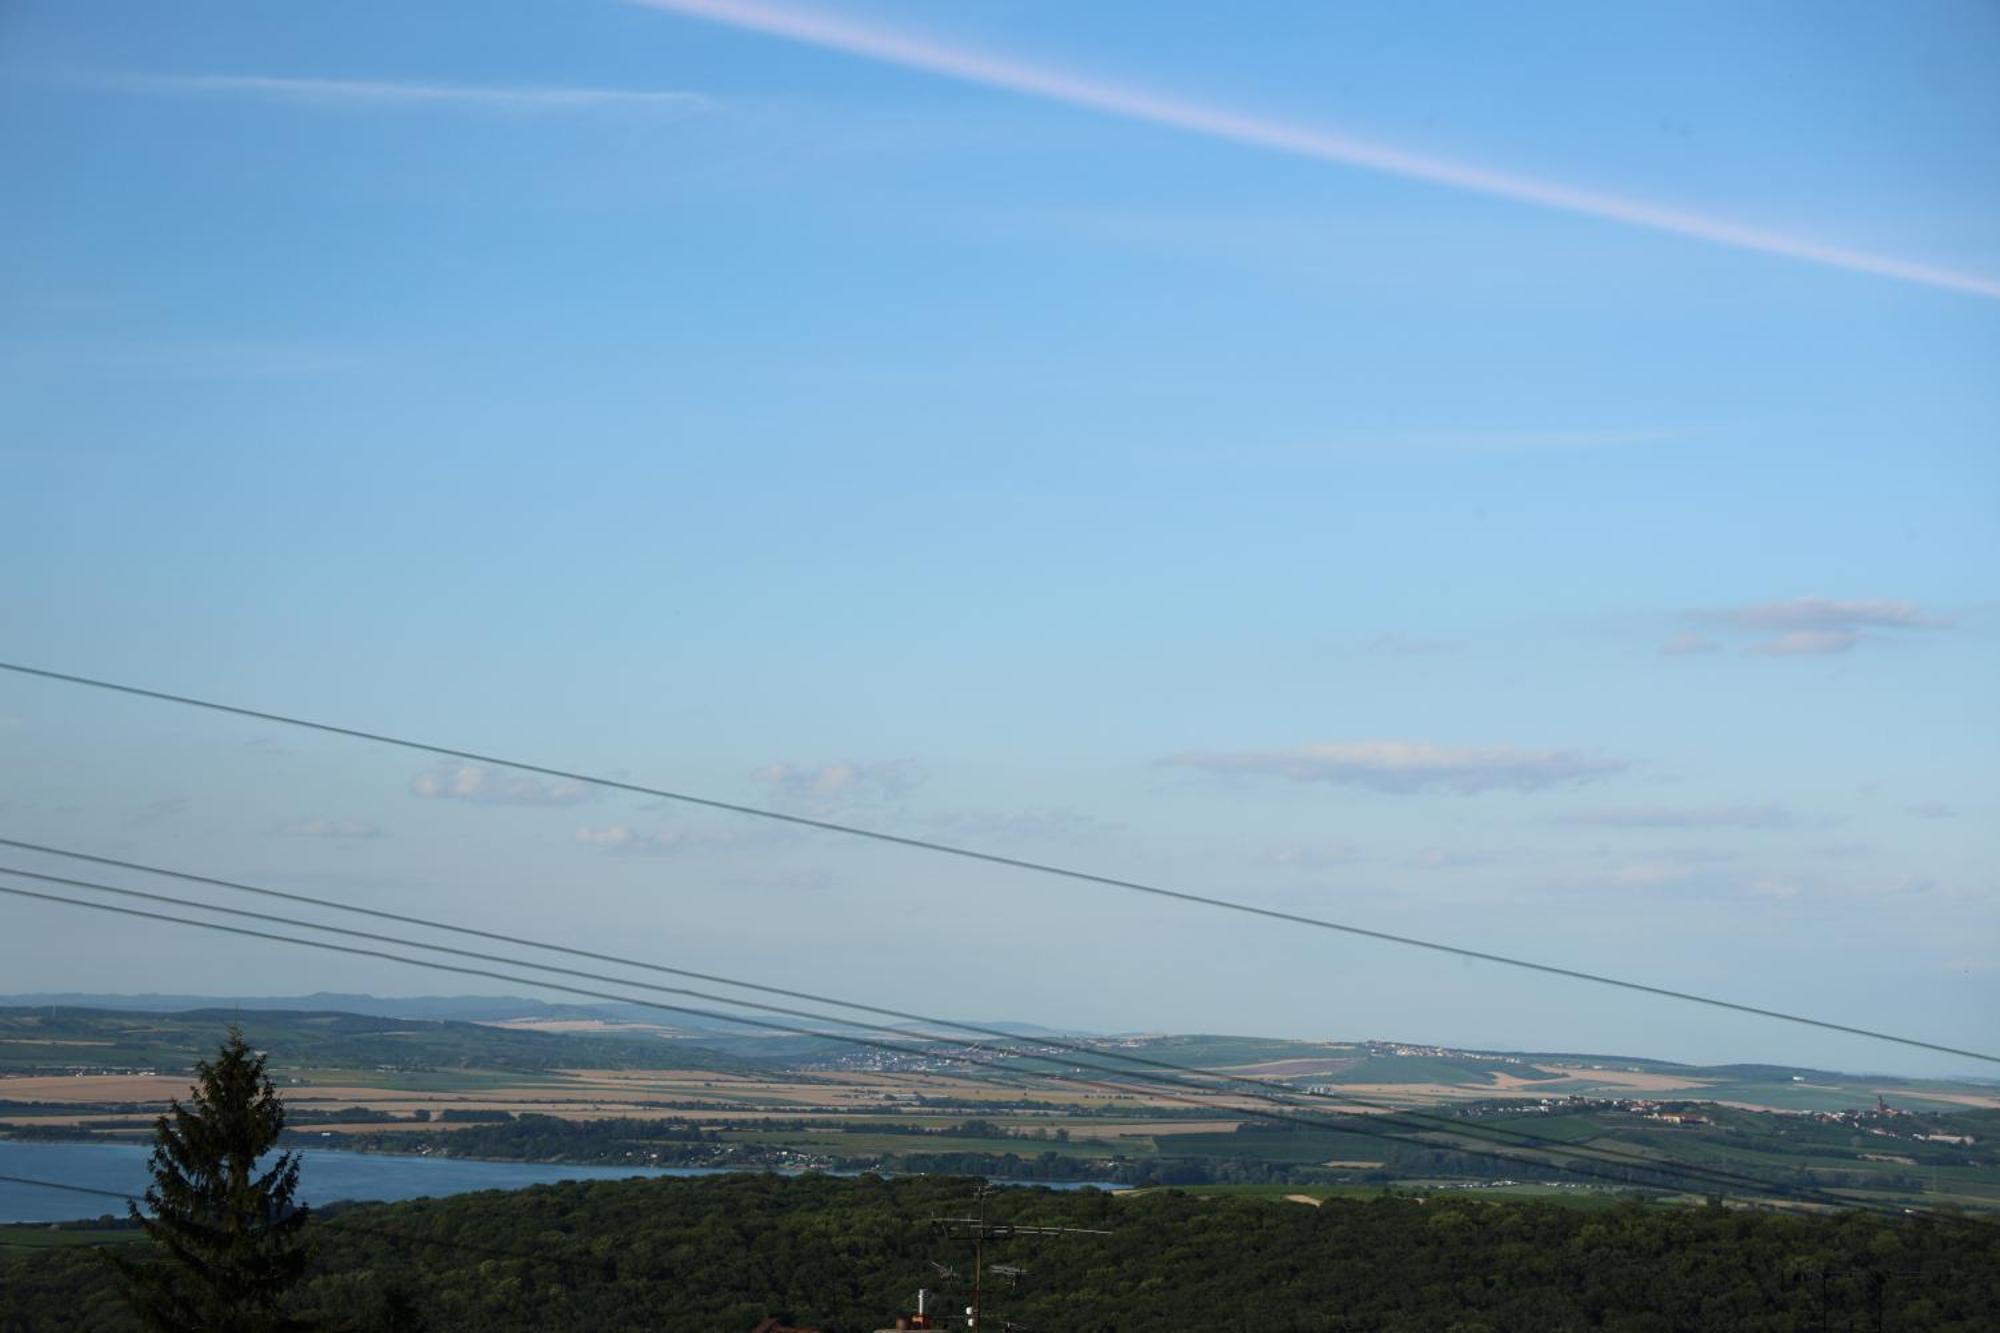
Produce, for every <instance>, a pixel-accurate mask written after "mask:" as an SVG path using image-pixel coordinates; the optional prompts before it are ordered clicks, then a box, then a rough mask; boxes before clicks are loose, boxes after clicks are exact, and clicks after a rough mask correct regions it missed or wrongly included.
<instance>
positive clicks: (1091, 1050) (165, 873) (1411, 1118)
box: [0, 838, 1769, 1188]
mask: <svg viewBox="0 0 2000 1333" xmlns="http://www.w3.org/2000/svg"><path fill="white" fill-rule="evenodd" d="M0 846H11V847H18V848H23V849H27V850H31V851H35V852H38V853H42V854H46V855H54V856H63V857H68V858H70V859H73V860H80V861H87V862H92V863H96V864H101V865H109V866H115V867H118V868H120V869H125V870H132V871H137V872H140V873H143V874H150V875H157V876H162V877H166V878H171V879H177V880H183V881H186V882H189V883H197V884H207V885H211V886H215V887H219V888H226V889H232V890H235V891H238V892H243V893H250V894H255V895H258V896H262V897H268V898H276V899H282V900H284V901H289V902H298V903H305V904H309V905H312V906H315V907H322V908H328V909H331V910H335V911H342V912H350V913H355V914H358V915H362V916H369V917H377V918H383V919H387V920H392V921H399V922H402V923H405V924H408V925H417V926H422V927H424V928H426V929H431V930H441V931H448V932H452V933H455V934H460V935H467V936H472V937H476V938H484V939H493V940H499V941H502V942H506V943H510V944H515V945H519V946H521V947H525V948H532V949H544V950H549V951H551V952H555V953H561V954H567V955H572V956H580V957H585V958H591V959H595V960H598V961H602V962H608V963H614V964H617V965H619V966H623V967H633V968H640V969H644V970H647V971H653V972H661V973H665V974H668V975H672V976H681V977H690V978H693V979H697V980H701V981H707V982H712V983H716V984H719V985H724V986H732V987H735V988H737V989H741V990H752V991H759V992H763V993H766V994H776V995H782V996H785V997H787V998H790V999H798V1000H806V1001H809V1002H811V1003H814V1004H830V1005H834V1006H836V1007H838V1008H843V1009H853V1010H857V1011H863V1012H868V1013H874V1014H879V1015H883V1016H886V1017H891V1018H900V1019H903V1020H905V1021H907V1022H914V1023H922V1024H928V1025H930V1026H932V1027H937V1028H956V1029H958V1030H960V1031H965V1032H972V1033H977V1034H979V1035H981V1036H985V1037H989V1038H993V1039H996V1040H999V1041H1004V1042H1009V1043H1014V1042H1018V1041H1020V1040H1022V1039H1021V1038H1020V1036H1019V1034H1016V1033H1010V1032H1007V1031H1006V1030H1004V1029H1002V1028H996V1027H991V1026H986V1025H982V1024H977V1023H964V1022H959V1021H957V1020H953V1019H946V1018H939V1017H936V1016H935V1015H929V1014H920V1013H915V1012H911V1011H908V1010H901V1009H890V1008H885V1007H883V1006H879V1005H872V1004H864V1003H860V1002H856V1001H851V1000H843V999H838V998H835V997H832V996H827V995H819V994H815V993H814V992H811V991H801V990H794V989H789V988H784V987H775V986H767V985H764V984H762V983H760V982H754V981H745V980H742V979H740V978H736V977H726V976H721V975H718V974H715V973H709V972H695V971H691V970H688V969H684V968H678V967H671V966H668V965H666V964H662V963H653V962H645V961H642V960H639V959H633V958H624V957H620V956H618V955H615V954H601V953H595V952H592V951H589V950H581V949H574V948H570V947H568V946H565V945H560V944H551V943H548V942H546V941H541V940H534V939H528V938H524V937H520V936H510V935H500V934H497V933H495V932H492V931H485V930H479V929H475V928H473V927H469V926H461V925H456V924H453V923H450V922H444V921H436V920H431V919H428V918H423V917H412V916H405V915H403V914H401V913H395V912H386V911H381V910H378V909H375V908H369V907H363V906H360V905H358V904H353V903H344V902H340V901H339V900H336V899H330V898H317V897H313V896H311V895H308V894H299V893H290V892H286V891H284V890H281V889H272V888H268V887H265V886H262V885H255V884H247V883H244V882H242V881H239V880H227V879H220V878H217V877H214V876H210V875H198V874H194V873H192V872H188V871H181V870H171V869H168V868H166V867H163V866H156V865H150V864H147V863H145V862H140V861H128V860H121V859H119V858H115V857H106V856H98V855H94V854H91V853H87V852H76V851H70V850H66V849H63V848H59V847H54V846H50V845H47V844H42V843H30V842H26V841H23V840H21V839H16V838H0ZM0 871H4V872H5V873H9V874H15V875H21V876H24V877H27V878H30V879H37V880H42V881H44V882H48V883H55V884H64V885H69V886H72V887H77V888H84V889H96V890H100V891H103V892H107V893H114V894H120V895H123V896H126V897H134V898H141V899H147V900H151V901H154V902H161V903H167V904H171V905H176V906H190V905H198V906H203V907H211V905H210V904H206V903H196V902H194V901H193V900H189V899H182V898H174V897H171V896H168V895H163V894H154V893H147V892H144V891H142V890H137V889H130V888H120V887H115V886H112V885H106V884H101V883H97V882H96V881H91V880H81V879H74V878H70V877H68V876H62V875H51V874H44V873H40V872H36V871H30V870H21V869H18V868H14V867H4V866H0ZM211 910H215V911H220V912H228V913H232V914H234V915H238V916H244V917H251V918H256V919H258V920H264V921H271V922H277V923H280V924H284V925H290V926H305V927H307V928H310V929H315V930H322V931H331V932H333V933H336V934H344V935H349V936H353V937H357V938H364V939H369V940H374V941H377V942H384V943H392V944H398V945H403V946H406V947H419V948H426V949H431V950H434V951H436V952H441V953H450V954H456V955H458V956H461V957H469V958H474V959H478V960H481V961H486V962H499V963H504V964H507V965H510V966H516V967H532V968H535V969H537V970H540V971H549V972H557V973H561V974H564V975H568V976H575V977H580V978H583V979H585V980H592V981H606V982H611V983H613V984H617V985H636V986H639V987H641V988H643V989H647V990H653V991H659V992H662V993H666V994H675V995H685V996H689V997H693V998H699V999H704V1000H709V1001H715V1002H720V1003H724V1004H744V1005H747V1006H749V1007H752V1008H757V1009H760V1010H763V1011H765V1012H771V1013H779V1014H786V1015H790V1016H793V1017H805V1018H809V1019H819V1020H821V1021H831V1022H836V1023H841V1024H845V1025H847V1026H853V1027H863V1028H868V1029H871V1030H874V1031H877V1032H883V1033H888V1034H891V1035H895V1036H899V1037H905V1038H906V1039H910V1040H916V1039H918V1038H916V1037H914V1036H911V1035H910V1034H907V1033H905V1032H904V1031H903V1030H902V1029H898V1028H891V1027H887V1026H884V1025H881V1024H874V1023H865V1022H860V1021H857V1020H852V1019H844V1018H837V1017H834V1016H831V1015H825V1014H816V1013H812V1012H810V1011H805V1010H797V1009H791V1008H788V1007H784V1006H773V1005H764V1004H758V1003H755V1002H752V1001H747V1000H744V999H742V998H740V997H735V996H725V995H715V994H713V993H710V992H704V991H696V990H689V989H687V988H684V987H675V986H656V985H652V984H650V983H647V982H644V981H639V980H637V979H633V978H625V977H615V976H607V975H605V974H602V973H597V972H586V971H580V970H577V969H572V968H566V967H552V966H550V965H548V964H545V963H537V962H531V961H528V960H524V959H518V958H512V957H505V956H501V955H495V954H488V953H482V952H478V951H472V950H463V949H457V948H453V947H451V946H447V945H436V944H420V943H418V942H416V941H411V940H406V939H403V938H401V937H398V936H387V935H379V934H374V933H372V932H367V931H350V930H346V929H343V928H342V927H338V926H328V925H321V924H318V923H315V922H308V921H300V920H297V919H295V918H291V917H282V916H272V915H269V914H266V913H260V912H248V911H239V910H238V909H234V908H227V907H220V906H212V907H211ZM941 1040H945V1041H948V1042H950V1043H951V1044H953V1045H958V1046H962V1047H965V1048H967V1049H972V1050H982V1051H984V1050H990V1049H991V1048H989V1047H987V1046H985V1045H984V1044H982V1043H978V1042H973V1043H965V1042H959V1041H955V1040H953V1039H950V1038H943V1039H941ZM1034 1042H1035V1044H1037V1045H1041V1046H1052V1047H1055V1048H1056V1049H1058V1050H1063V1051H1067V1052H1070V1053H1072V1054H1075V1055H1079V1056H1085V1057H1089V1058H1090V1059H1093V1060H1097V1059H1110V1060H1116V1061H1119V1062H1121V1063H1126V1064H1133V1065H1138V1066H1143V1067H1145V1068H1148V1069H1157V1070H1162V1071H1166V1072H1168V1073H1170V1074H1175V1075H1181V1076H1184V1077H1183V1078H1169V1079H1166V1080H1160V1079H1158V1078H1157V1077H1156V1078H1154V1079H1153V1080H1152V1081H1154V1082H1164V1083H1166V1084H1169V1085H1172V1086H1175V1087H1184V1088H1189V1089H1192V1090H1194V1091H1196V1092H1199V1093H1207V1094H1210V1095H1217V1094H1220V1093H1221V1092H1223V1091H1225V1089H1222V1088H1216V1087H1213V1086H1211V1084H1210V1083H1208V1082H1205V1081H1204V1082H1187V1081H1185V1080H1186V1079H1187V1078H1192V1079H1196V1080H1216V1081H1219V1082H1221V1083H1225V1084H1235V1085H1237V1087H1238V1089H1240V1090H1244V1091H1245V1092H1246V1093H1247V1095H1249V1096H1252V1097H1257V1098H1259V1099H1261V1100H1265V1101H1267V1102H1270V1103H1272V1104H1274V1105H1283V1106H1287V1107H1299V1106H1301V1105H1302V1104H1303V1102H1306V1101H1310V1100H1327V1101H1332V1102H1335V1103H1337V1104H1338V1105H1341V1106H1364V1107H1369V1108H1371V1109H1374V1110H1379V1111H1389V1112H1394V1113H1395V1114H1396V1115H1397V1116H1399V1117H1402V1119H1401V1120H1395V1121H1392V1120H1386V1119H1383V1118H1381V1117H1375V1118H1374V1119H1375V1122H1376V1123H1383V1124H1391V1125H1394V1126H1396V1127H1398V1128H1405V1127H1412V1126H1411V1122H1419V1123H1417V1124H1416V1125H1415V1126H1414V1128H1415V1129H1416V1132H1419V1133H1425V1132H1438V1131H1442V1132H1447V1133H1452V1134H1456V1135H1460V1136H1462V1137H1469V1138H1475V1139H1484V1140H1485V1141H1487V1142H1497V1143H1501V1144H1502V1145H1503V1146H1509V1145H1512V1144H1520V1145H1524V1146H1528V1147H1531V1148H1542V1149H1544V1150H1555V1151H1559V1152H1567V1153H1572V1154H1578V1155H1589V1156H1592V1157H1594V1158H1595V1159H1596V1160H1604V1161H1614V1160H1616V1161H1622V1162H1624V1163H1627V1164H1630V1165H1634V1166H1643V1167H1649V1168H1651V1167H1655V1166H1656V1165H1657V1163H1658V1161H1659V1159H1658V1158H1657V1157H1652V1156H1648V1155H1646V1154H1643V1153H1626V1152H1623V1151H1621V1150H1618V1149H1615V1148H1609V1147H1605V1146H1603V1145H1576V1144H1571V1143H1566V1142H1564V1141H1561V1140H1554V1139H1548V1138H1544V1137H1542V1136H1540V1135H1536V1134H1532V1133H1527V1132H1523V1131H1518V1130H1513V1129H1510V1128H1508V1127H1505V1126H1500V1125H1476V1124H1475V1123H1473V1122H1469V1121H1465V1120H1459V1119H1454V1118H1451V1117H1446V1116H1438V1115H1430V1114H1426V1113H1425V1112H1423V1111H1421V1110H1419V1109H1416V1108H1412V1107H1408V1106H1404V1105H1399V1104H1397V1103H1395V1102H1390V1101H1384V1100H1378V1099H1373V1098H1369V1097H1366V1096H1363V1095H1360V1094H1356V1093H1345V1092H1343V1093H1340V1094H1337V1095H1333V1094H1317V1093H1312V1092H1309V1091H1306V1090H1302V1089H1297V1088H1293V1087H1290V1086H1289V1085H1286V1084H1280V1083H1273V1082H1270V1081H1269V1080H1265V1079H1257V1078H1250V1077H1247V1076H1244V1075H1240V1074H1233V1073H1230V1072H1229V1071H1226V1070H1217V1069H1206V1068H1202V1067H1200V1066H1196V1065H1185V1064H1179V1063H1176V1062H1173V1061H1168V1060H1160V1059H1157V1058H1153V1057H1148V1056H1142V1055H1137V1054H1135V1053H1132V1052H1127V1051H1122V1050H1119V1049H1116V1048H1100V1047H1095V1046H1089V1045H1085V1044H1083V1043H1079V1042H1072V1041H1067V1040H1064V1039H1062V1038H1060V1037H1048V1036H1044V1037H1037V1038H1035V1039H1034ZM1000 1054H1002V1055H1003V1058H1004V1054H1005V1053H1004V1052H1001V1053H1000ZM1079 1068H1083V1069H1088V1070H1091V1071H1092V1072H1097V1073H1104V1074H1108V1075H1112V1076H1123V1077H1142V1078H1143V1077H1144V1076H1143V1075H1134V1074H1132V1073H1131V1071H1129V1070H1123V1069H1107V1068H1106V1067H1104V1066H1103V1065H1098V1064H1086V1065H1081V1066H1079ZM1023 1072H1027V1071H1023ZM1293 1099H1300V1100H1293ZM1305 1109H1308V1110H1310V1109H1313V1108H1311V1107H1310V1106H1309V1105H1308V1106H1306V1107H1305ZM1328 1113H1330V1114H1331V1113H1335V1112H1333V1111H1331V1110H1329V1112H1328ZM1586 1150H1587V1151H1586ZM1705 1169H1708V1170H1711V1171H1715V1170H1718V1168H1712V1167H1711V1168H1705ZM1734 1183H1736V1184H1738V1185H1740V1186H1747V1187H1752V1188H1764V1187H1767V1186H1768V1185H1769V1182H1768V1181H1764V1180H1762V1179H1761V1178H1759V1177H1755V1176H1742V1175H1736V1176H1735V1178H1734Z"/></svg>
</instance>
